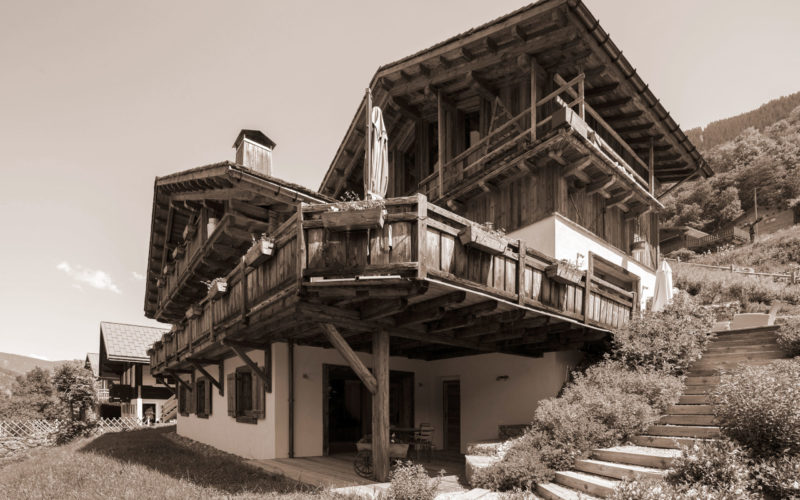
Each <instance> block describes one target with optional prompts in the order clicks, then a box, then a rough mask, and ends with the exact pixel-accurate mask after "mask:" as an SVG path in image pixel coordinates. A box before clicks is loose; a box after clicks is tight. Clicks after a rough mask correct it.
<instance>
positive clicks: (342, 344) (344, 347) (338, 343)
mask: <svg viewBox="0 0 800 500" xmlns="http://www.w3.org/2000/svg"><path fill="white" fill-rule="evenodd" d="M320 326H321V327H322V331H323V332H325V336H326V337H328V341H330V343H331V344H333V346H334V347H335V348H336V350H337V351H339V354H341V355H342V357H343V358H344V359H345V360H347V364H349V365H350V368H352V369H353V371H354V372H356V375H358V378H360V379H361V381H362V382H363V383H364V385H365V386H366V387H367V390H369V392H370V394H375V392H376V391H377V387H378V382H377V381H376V380H375V377H374V376H373V375H372V373H370V371H369V369H368V368H367V367H366V366H364V363H363V362H362V361H361V360H360V359H359V358H358V356H357V355H356V353H355V351H353V349H352V348H351V347H350V345H349V344H348V343H347V340H345V339H344V337H342V334H341V333H339V330H337V329H336V327H335V326H333V325H332V324H330V323H320Z"/></svg>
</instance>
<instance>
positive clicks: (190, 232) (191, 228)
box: [183, 224, 197, 241]
mask: <svg viewBox="0 0 800 500" xmlns="http://www.w3.org/2000/svg"><path fill="white" fill-rule="evenodd" d="M196 232H197V226H195V225H194V224H187V225H186V227H185V228H183V240H184V241H186V240H188V239H189V238H191V237H192V236H194V233H196Z"/></svg>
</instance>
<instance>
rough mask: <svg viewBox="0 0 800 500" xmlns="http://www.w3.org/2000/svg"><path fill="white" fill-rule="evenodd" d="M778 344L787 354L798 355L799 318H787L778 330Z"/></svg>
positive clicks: (799, 350)
mask: <svg viewBox="0 0 800 500" xmlns="http://www.w3.org/2000/svg"><path fill="white" fill-rule="evenodd" d="M778 346H779V347H780V348H781V349H783V350H784V351H786V352H787V353H789V356H800V318H797V317H794V318H791V319H787V320H786V321H785V322H783V323H782V324H781V329H780V330H778Z"/></svg>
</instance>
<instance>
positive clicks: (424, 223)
mask: <svg viewBox="0 0 800 500" xmlns="http://www.w3.org/2000/svg"><path fill="white" fill-rule="evenodd" d="M427 238H428V198H426V197H425V195H424V194H419V195H417V263H418V265H419V266H418V267H417V278H418V279H425V277H426V276H427V275H428V270H427V268H426V267H425V258H424V257H425V248H426V244H427V241H426V240H427Z"/></svg>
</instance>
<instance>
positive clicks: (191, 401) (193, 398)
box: [188, 381, 197, 413]
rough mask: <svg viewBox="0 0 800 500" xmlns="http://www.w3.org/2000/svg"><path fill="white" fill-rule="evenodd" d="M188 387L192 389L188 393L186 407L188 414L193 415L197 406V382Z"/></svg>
mask: <svg viewBox="0 0 800 500" xmlns="http://www.w3.org/2000/svg"><path fill="white" fill-rule="evenodd" d="M189 387H191V388H192V390H191V391H188V392H189V405H188V407H189V413H195V407H196V406H197V402H196V401H197V382H195V381H192V382H191V384H189Z"/></svg>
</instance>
